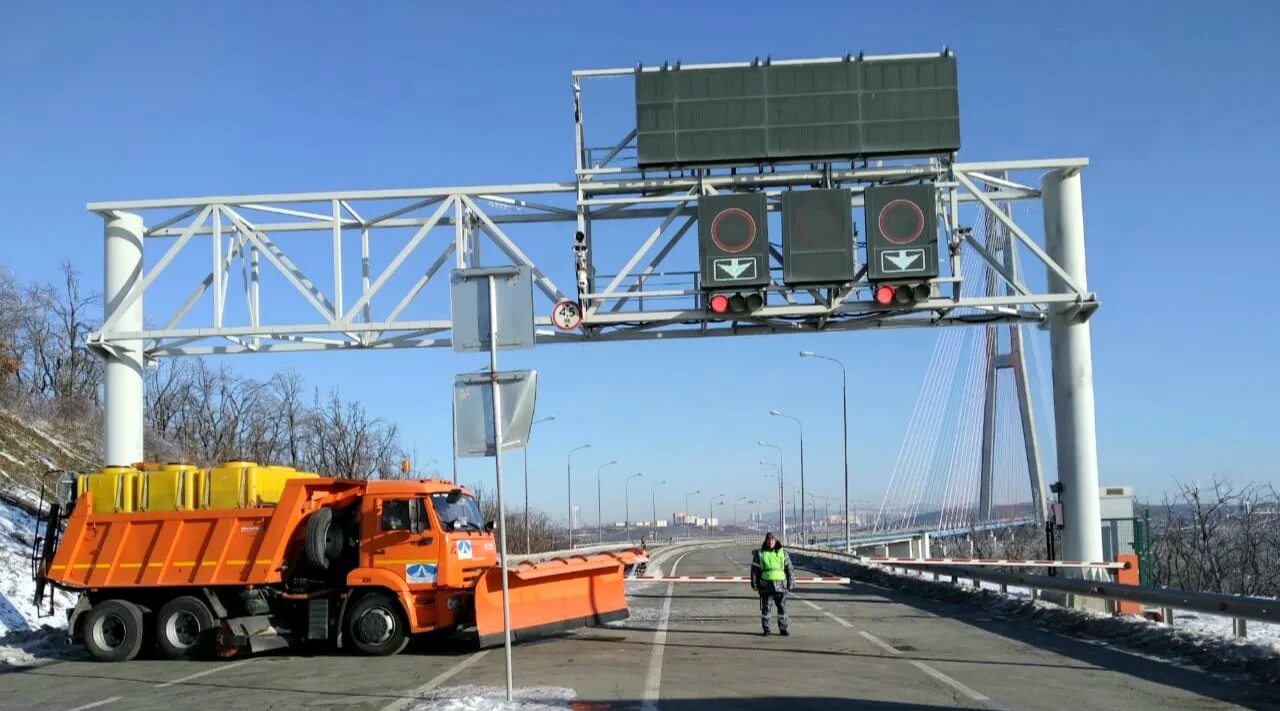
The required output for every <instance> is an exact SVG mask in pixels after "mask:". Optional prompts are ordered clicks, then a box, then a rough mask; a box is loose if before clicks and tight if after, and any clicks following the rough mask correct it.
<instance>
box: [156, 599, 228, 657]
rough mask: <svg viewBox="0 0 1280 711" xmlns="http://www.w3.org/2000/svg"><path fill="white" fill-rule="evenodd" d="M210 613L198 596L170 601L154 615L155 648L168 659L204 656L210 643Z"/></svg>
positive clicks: (211, 631)
mask: <svg viewBox="0 0 1280 711" xmlns="http://www.w3.org/2000/svg"><path fill="white" fill-rule="evenodd" d="M213 627H214V624H213V613H212V612H210V610H209V606H208V605H206V604H205V603H204V601H203V600H201V599H200V598H198V597H192V596H191V595H183V596H182V597H177V598H174V599H172V600H170V601H169V602H168V603H167V604H166V605H165V606H164V607H162V608H160V612H159V613H157V614H156V623H155V633H156V646H158V647H159V648H160V651H161V653H163V654H164V656H166V657H168V658H169V659H194V658H197V657H203V656H206V654H207V652H208V651H209V648H210V646H211V644H210V643H211V642H212V640H213Z"/></svg>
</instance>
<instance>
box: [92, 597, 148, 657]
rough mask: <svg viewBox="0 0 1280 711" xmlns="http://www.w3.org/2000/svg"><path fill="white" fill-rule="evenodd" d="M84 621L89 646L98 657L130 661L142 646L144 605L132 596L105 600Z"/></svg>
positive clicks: (94, 655) (94, 607) (95, 606)
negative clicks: (128, 598)
mask: <svg viewBox="0 0 1280 711" xmlns="http://www.w3.org/2000/svg"><path fill="white" fill-rule="evenodd" d="M83 624H84V627H83V628H82V629H83V630H84V635H83V636H84V646H85V649H87V650H89V654H92V655H93V657H94V658H95V659H99V660H102V661H104V662H127V661H129V660H130V659H133V658H134V657H136V656H138V651H139V650H141V649H142V634H143V628H142V608H140V607H138V606H137V605H135V604H133V603H132V602H129V601H128V600H103V601H102V602H100V603H98V604H97V605H94V606H93V608H92V609H90V610H89V612H88V613H87V614H86V615H85V616H84V623H83Z"/></svg>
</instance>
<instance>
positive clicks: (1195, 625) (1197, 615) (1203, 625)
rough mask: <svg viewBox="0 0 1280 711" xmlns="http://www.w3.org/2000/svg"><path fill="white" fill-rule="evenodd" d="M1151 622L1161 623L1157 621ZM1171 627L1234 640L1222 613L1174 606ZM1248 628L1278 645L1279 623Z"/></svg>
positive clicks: (1016, 593) (1027, 594)
mask: <svg viewBox="0 0 1280 711" xmlns="http://www.w3.org/2000/svg"><path fill="white" fill-rule="evenodd" d="M891 572H893V574H895V575H901V574H900V573H898V572H897V571H891ZM907 577H916V576H907ZM947 580H949V578H947V577H943V581H947ZM957 584H959V585H964V586H969V585H970V584H971V583H970V582H969V581H968V580H965V579H963V578H961V580H960V582H959V583H957ZM982 589H983V590H989V591H992V592H997V593H998V592H999V591H1000V585H999V584H998V583H988V582H985V581H984V582H983V583H982ZM1005 594H1006V595H1008V596H1009V597H1011V598H1018V599H1023V600H1029V599H1031V591H1030V590H1028V589H1027V588H1023V587H1016V586H1012V585H1011V586H1009V589H1008V592H1007V593H1005ZM1153 624H1161V623H1158V622H1157V623H1153ZM1172 627H1174V628H1176V629H1187V630H1191V631H1193V632H1198V633H1200V634H1206V635H1212V636H1214V637H1221V638H1223V639H1225V640H1233V641H1234V640H1235V639H1236V637H1235V634H1234V632H1233V631H1232V629H1231V618H1230V617H1223V616H1222V615H1209V614H1206V613H1203V612H1196V611H1194V610H1183V609H1181V608H1177V607H1175V608H1174V609H1173V625H1172ZM1248 629H1249V636H1248V637H1247V638H1246V639H1247V641H1249V642H1258V643H1262V644H1274V645H1280V624H1276V623H1273V622H1256V621H1254V620H1250V621H1249V623H1248Z"/></svg>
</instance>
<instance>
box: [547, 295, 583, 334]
mask: <svg viewBox="0 0 1280 711" xmlns="http://www.w3.org/2000/svg"><path fill="white" fill-rule="evenodd" d="M551 323H552V324H554V325H555V327H556V328H558V329H560V330H561V331H573V330H576V329H577V328H578V326H581V325H582V307H581V306H579V305H578V302H576V301H569V300H567V299H566V300H565V301H561V302H560V303H558V304H556V305H555V308H553V309H551Z"/></svg>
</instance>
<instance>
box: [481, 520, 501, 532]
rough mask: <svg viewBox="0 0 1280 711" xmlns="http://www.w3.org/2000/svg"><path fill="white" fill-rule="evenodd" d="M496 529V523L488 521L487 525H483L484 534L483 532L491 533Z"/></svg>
mask: <svg viewBox="0 0 1280 711" xmlns="http://www.w3.org/2000/svg"><path fill="white" fill-rule="evenodd" d="M497 527H498V522H497V521H490V522H488V523H486V524H485V525H484V532H485V533H493V530H494V529H495V528H497Z"/></svg>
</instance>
